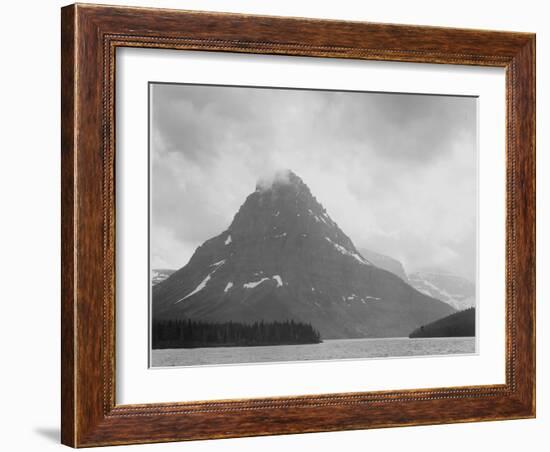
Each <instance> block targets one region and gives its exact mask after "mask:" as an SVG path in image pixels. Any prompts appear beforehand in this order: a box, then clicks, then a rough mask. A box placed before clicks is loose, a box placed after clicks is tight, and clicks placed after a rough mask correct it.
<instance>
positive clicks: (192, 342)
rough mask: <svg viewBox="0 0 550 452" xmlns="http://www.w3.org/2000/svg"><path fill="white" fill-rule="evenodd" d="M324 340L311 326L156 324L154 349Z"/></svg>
mask: <svg viewBox="0 0 550 452" xmlns="http://www.w3.org/2000/svg"><path fill="white" fill-rule="evenodd" d="M320 342H321V336H320V334H319V332H318V331H317V330H315V328H313V327H312V326H311V325H310V324H309V323H302V322H295V321H293V320H287V321H284V322H263V321H260V322H255V323H250V324H245V323H236V322H223V323H213V322H203V321H194V320H189V319H188V320H159V321H154V322H153V328H152V340H151V343H152V347H153V349H161V348H193V347H230V346H231V347H235V346H252V345H290V344H318V343H320Z"/></svg>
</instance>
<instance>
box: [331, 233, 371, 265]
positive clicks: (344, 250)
mask: <svg viewBox="0 0 550 452" xmlns="http://www.w3.org/2000/svg"><path fill="white" fill-rule="evenodd" d="M325 240H326V241H327V242H330V243H331V244H332V246H334V248H336V249H337V250H338V251H339V252H340V253H341V254H344V255H346V256H351V257H353V258H354V259H355V260H357V261H358V262H360V263H361V264H363V265H371V263H370V262H369V261H368V260H366V259H365V258H364V257H362V256H361V255H359V254H357V253H354V252H352V251H350V250H348V249H347V248H344V247H343V246H342V245H339V244H338V243H336V242H334V241H332V240H331V239H329V238H328V237H325Z"/></svg>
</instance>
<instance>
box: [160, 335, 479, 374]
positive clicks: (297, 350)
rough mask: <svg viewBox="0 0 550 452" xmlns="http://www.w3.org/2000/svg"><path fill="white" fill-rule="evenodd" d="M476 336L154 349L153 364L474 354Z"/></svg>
mask: <svg viewBox="0 0 550 452" xmlns="http://www.w3.org/2000/svg"><path fill="white" fill-rule="evenodd" d="M475 351H476V350H475V338H473V337H453V338H421V339H409V338H389V339H388V338H386V339H334V340H325V341H324V342H323V343H321V344H304V345H275V346H266V347H209V348H191V349H189V348H187V349H165V350H153V351H152V354H151V365H152V367H169V366H201V365H213V364H245V363H268V362H285V361H311V360H314V361H326V360H331V359H358V358H359V359H361V358H390V357H391V358H396V357H405V356H426V355H454V354H472V353H475Z"/></svg>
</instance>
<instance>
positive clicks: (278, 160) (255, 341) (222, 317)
mask: <svg viewBox="0 0 550 452" xmlns="http://www.w3.org/2000/svg"><path fill="white" fill-rule="evenodd" d="M477 101H478V99H477V98H476V97H474V96H455V95H453V96H450V95H425V94H415V93H384V92H356V91H337V90H313V89H295V88H274V87H252V86H222V85H197V84H179V83H160V82H159V83H157V82H151V83H149V274H150V280H149V281H148V285H149V293H150V296H149V319H150V329H149V334H150V338H149V346H150V350H149V357H150V359H149V362H150V366H151V367H171V366H202V365H222V364H252V363H270V362H271V363H279V362H294V361H305V360H307V361H312V360H313V361H315V360H317V361H326V360H341V359H368V358H397V357H413V356H446V355H463V354H474V353H476V343H477V337H476V330H478V328H477V329H476V308H477V306H476V280H477V278H476V275H477V108H478V107H477Z"/></svg>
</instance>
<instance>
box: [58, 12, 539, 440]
mask: <svg viewBox="0 0 550 452" xmlns="http://www.w3.org/2000/svg"><path fill="white" fill-rule="evenodd" d="M61 38H62V67H61V72H62V140H61V147H62V149H61V155H62V196H61V197H62V312H61V314H62V346H61V353H62V355H61V356H62V361H61V363H62V365H61V385H62V423H61V426H62V429H61V437H62V442H63V443H64V444H66V445H69V446H73V447H86V446H101V445H114V444H133V443H150V442H162V441H180V440H197V439H212V438H228V437H239V436H255V435H274V434H286V433H302V432H322V431H335V430H350V429H366V428H378V427H393V426H405V425H425V424H442V423H451V422H471V421H487V420H502V419H520V418H531V417H534V416H535V35H534V34H529V33H511V32H496V31H482V30H465V29H450V28H436V27H420V26H409V25H389V24H374V23H358V22H340V21H329V20H314V19H298V18H280V17H263V16H247V15H238V14H219V13H207V12H189V11H176V10H162V9H146V8H126V7H109V6H99V5H98V6H94V5H79V4H75V5H70V6H67V7H64V8H63V9H62V24H61ZM118 47H147V48H163V49H179V50H203V51H204V50H207V51H213V52H240V53H257V54H273V55H299V56H313V57H326V58H351V59H364V60H384V61H395V62H419V63H439V64H461V65H474V66H494V67H502V68H505V70H506V113H507V114H506V117H507V118H506V383H505V384H502V385H490V386H471V387H452V388H437V389H430V388H425V389H414V390H401V391H381V392H361V393H344V394H325V395H323V394H321V395H316V396H298V397H273V398H264V399H242V400H219V401H213V402H212V401H209V402H178V401H174V402H173V403H162V404H147V405H117V404H116V403H115V366H116V362H115V316H116V312H115V287H116V286H115V284H116V278H115V247H114V244H115V177H116V175H115V171H114V159H115V134H114V131H115V124H114V118H115V105H114V99H115V97H114V86H115V64H116V58H115V50H116V49H117V48H118ZM503 151H504V150H503ZM504 195H505V194H504V193H503V196H504Z"/></svg>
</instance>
